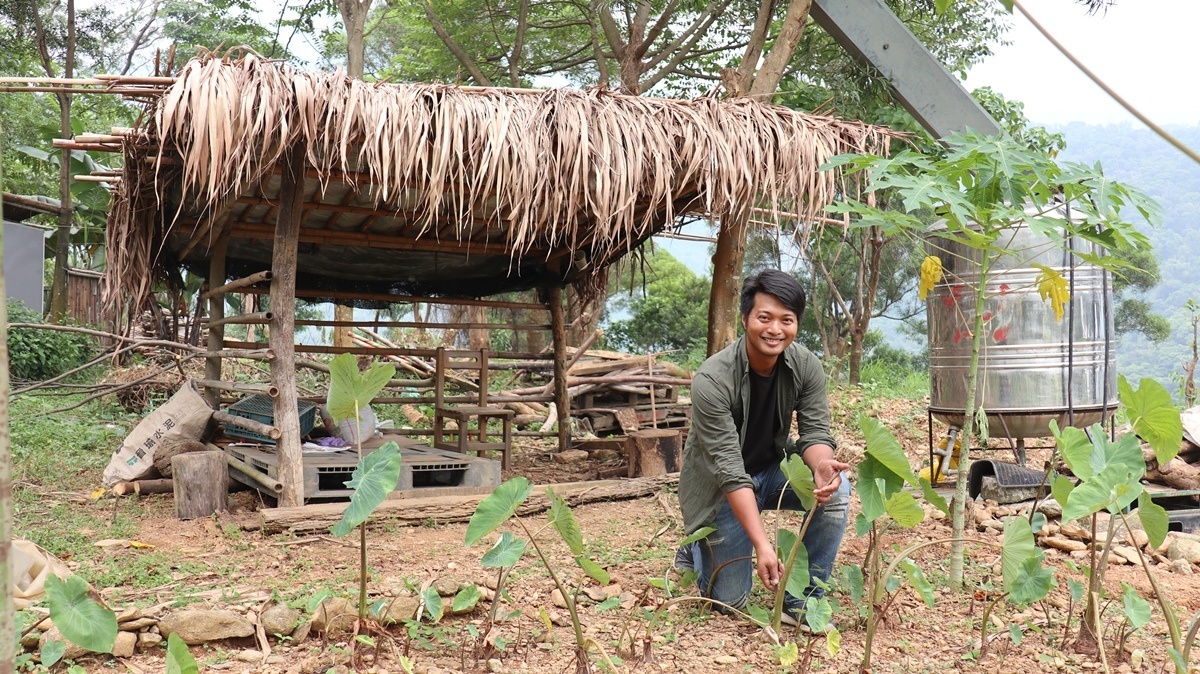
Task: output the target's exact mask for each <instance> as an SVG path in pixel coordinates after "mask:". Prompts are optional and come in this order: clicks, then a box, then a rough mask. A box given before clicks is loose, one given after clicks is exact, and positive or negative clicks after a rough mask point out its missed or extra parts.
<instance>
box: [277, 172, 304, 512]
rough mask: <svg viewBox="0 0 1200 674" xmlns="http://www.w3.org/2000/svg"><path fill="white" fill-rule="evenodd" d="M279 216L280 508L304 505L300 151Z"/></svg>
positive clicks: (283, 191) (285, 177) (286, 184)
mask: <svg viewBox="0 0 1200 674" xmlns="http://www.w3.org/2000/svg"><path fill="white" fill-rule="evenodd" d="M283 165H284V166H283V176H282V185H281V187H280V189H279V213H278V215H277V216H276V220H275V242H274V246H273V251H272V255H271V313H272V315H273V316H272V320H271V325H270V342H269V343H270V346H271V350H272V351H274V352H275V360H273V361H271V384H272V385H273V386H275V388H277V389H278V390H279V396H278V397H276V398H275V427H276V428H278V429H279V432H280V435H279V440H278V441H277V445H276V446H277V447H278V452H279V482H280V483H281V484H282V485H283V491H282V492H281V493H280V494H279V505H280V507H283V508H292V507H296V506H301V505H304V465H303V461H304V456H303V453H302V451H301V449H300V418H299V417H298V416H297V415H296V407H297V401H296V337H295V334H294V333H295V327H296V326H295V321H296V252H297V251H296V247H297V244H298V243H299V239H300V220H301V219H302V218H303V216H304V210H303V204H304V153H303V152H302V151H300V150H299V149H296V148H293V149H292V150H289V151H288V152H287V153H286V154H285V155H284V158H283Z"/></svg>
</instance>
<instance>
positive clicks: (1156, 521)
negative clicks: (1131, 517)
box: [1138, 492, 1170, 548]
mask: <svg viewBox="0 0 1200 674" xmlns="http://www.w3.org/2000/svg"><path fill="white" fill-rule="evenodd" d="M1138 519H1140V520H1141V521H1142V528H1143V529H1145V530H1146V536H1148V537H1149V538H1150V547H1153V548H1157V547H1158V546H1160V545H1162V544H1163V541H1164V540H1166V538H1167V529H1168V528H1169V527H1170V517H1169V516H1168V515H1167V509H1166V508H1164V507H1162V506H1160V505H1158V504H1157V503H1155V502H1154V500H1153V499H1151V498H1150V494H1148V493H1146V492H1142V493H1141V495H1139V496H1138Z"/></svg>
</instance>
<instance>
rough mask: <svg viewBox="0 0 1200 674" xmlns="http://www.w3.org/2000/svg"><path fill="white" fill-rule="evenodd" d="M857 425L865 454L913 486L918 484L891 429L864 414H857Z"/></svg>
mask: <svg viewBox="0 0 1200 674" xmlns="http://www.w3.org/2000/svg"><path fill="white" fill-rule="evenodd" d="M858 427H859V429H860V430H862V434H863V437H864V438H865V439H866V441H867V449H866V453H867V456H870V457H873V458H874V459H875V460H876V461H878V462H879V463H881V464H882V465H883V466H884V467H886V468H887V469H888V470H890V471H891V472H892V473H894V474H895V475H897V476H898V477H900V479H902V480H904V481H905V482H907V483H908V484H910V485H912V486H913V487H916V486H918V485H917V476H916V475H915V474H913V471H912V466H910V465H908V456H906V455H905V454H904V448H902V447H901V446H900V443H899V442H898V441H897V440H896V438H895V436H893V435H892V433H891V431H889V430H888V429H887V428H886V427H885V426H884V425H883V424H882V423H881V422H880V421H879V420H878V419H875V418H873V417H869V416H867V415H865V414H860V415H859V416H858Z"/></svg>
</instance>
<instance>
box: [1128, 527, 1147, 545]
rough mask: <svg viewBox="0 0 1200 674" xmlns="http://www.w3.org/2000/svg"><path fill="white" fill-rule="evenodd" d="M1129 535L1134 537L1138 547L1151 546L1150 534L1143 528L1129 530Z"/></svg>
mask: <svg viewBox="0 0 1200 674" xmlns="http://www.w3.org/2000/svg"><path fill="white" fill-rule="evenodd" d="M1129 535H1130V536H1131V537H1133V544H1134V545H1136V546H1137V547H1139V548H1143V549H1145V548H1147V547H1149V545H1150V535H1149V534H1147V533H1146V532H1145V531H1143V530H1141V529H1134V530H1133V531H1130V532H1129Z"/></svg>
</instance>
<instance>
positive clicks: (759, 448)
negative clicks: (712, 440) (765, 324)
mask: <svg viewBox="0 0 1200 674" xmlns="http://www.w3.org/2000/svg"><path fill="white" fill-rule="evenodd" d="M778 374H779V362H778V361H776V363H775V369H774V370H772V371H771V374H770V375H769V376H766V377H764V376H762V375H760V374H758V373H757V372H755V371H754V369H753V368H751V369H750V405H749V407H750V414H749V417H748V418H747V419H746V437H745V438H743V440H742V463H744V464H745V465H746V472H747V473H749V474H750V475H754V474H756V473H758V472H760V471H762V470H763V469H764V468H766V467H767V466H770V465H771V464H773V463H777V462H778V461H779V456H778V454H777V453H776V451H775V433H776V432H777V431H778V430H779V413H778V411H777V410H776V409H775V408H776V407H777V400H776V399H777V397H778V396H777V393H776V386H775V377H776V375H778Z"/></svg>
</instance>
